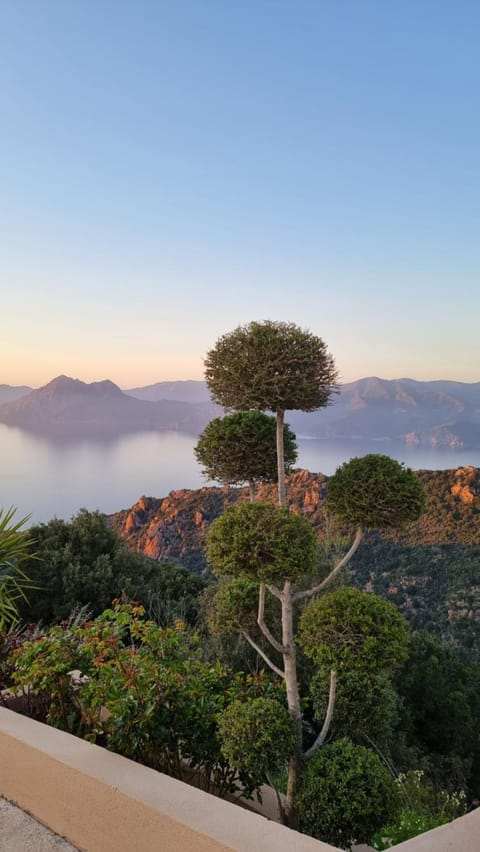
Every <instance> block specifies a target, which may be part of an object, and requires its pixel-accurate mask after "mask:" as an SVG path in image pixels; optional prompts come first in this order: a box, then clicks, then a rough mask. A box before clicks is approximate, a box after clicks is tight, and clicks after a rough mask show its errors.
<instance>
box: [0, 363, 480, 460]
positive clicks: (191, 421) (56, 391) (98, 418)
mask: <svg viewBox="0 0 480 852" xmlns="http://www.w3.org/2000/svg"><path fill="white" fill-rule="evenodd" d="M221 413H222V409H221V408H220V407H219V406H217V405H215V404H214V403H213V402H212V401H211V398H210V395H209V391H208V388H207V386H206V385H205V383H204V382H200V381H178V382H157V383H156V384H152V385H148V386H146V387H137V388H131V389H128V390H124V391H122V390H121V389H120V388H119V387H118V386H117V385H115V384H114V383H113V382H111V381H109V380H105V381H101V382H93V383H92V384H86V383H85V382H81V381H79V380H78V379H71V378H68V377H67V376H58V377H57V378H56V379H53V380H52V381H51V382H49V384H47V385H45V386H44V387H41V388H39V389H38V390H32V389H31V388H27V387H11V386H9V385H0V422H3V423H7V424H10V425H16V426H20V427H22V428H27V429H32V430H38V431H52V430H60V429H64V430H69V431H71V432H75V433H84V432H91V431H95V430H103V431H108V430H110V431H112V432H121V431H136V430H145V429H155V430H169V429H171V430H180V431H185V432H189V433H192V434H199V432H201V430H202V429H203V428H204V427H205V425H206V424H207V423H208V422H209V420H211V418H212V417H215V416H218V415H220V414H221ZM286 419H287V421H288V422H289V424H290V425H291V427H292V428H293V430H294V431H295V432H296V434H297V435H298V437H312V438H323V439H328V438H341V439H350V438H352V439H353V438H361V439H374V440H381V439H383V440H389V441H396V442H403V443H407V444H410V445H413V446H420V445H430V446H434V447H451V448H465V449H479V448H480V382H475V383H470V384H467V383H464V382H454V381H432V382H422V381H416V380H414V379H396V380H390V379H380V378H377V377H370V378H365V379H359V380H358V381H355V382H350V383H348V384H344V385H342V386H341V388H340V393H339V394H337V395H335V396H334V397H333V399H332V404H331V405H329V406H327V407H326V408H323V409H321V410H320V411H317V412H313V413H310V414H306V413H304V412H301V411H292V412H288V414H287V418H286Z"/></svg>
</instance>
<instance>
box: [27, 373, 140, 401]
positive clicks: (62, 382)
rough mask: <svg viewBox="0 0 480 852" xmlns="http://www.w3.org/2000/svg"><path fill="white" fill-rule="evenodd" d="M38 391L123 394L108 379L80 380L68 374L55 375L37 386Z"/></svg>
mask: <svg viewBox="0 0 480 852" xmlns="http://www.w3.org/2000/svg"><path fill="white" fill-rule="evenodd" d="M38 393H45V394H46V395H49V396H55V395H57V394H70V393H74V394H78V393H81V394H83V395H86V394H88V395H91V396H93V395H95V396H118V395H119V394H120V395H122V396H123V393H122V391H121V390H120V388H119V387H118V385H116V384H115V383H114V382H112V381H111V380H110V379H104V380H103V381H101V382H91V383H88V382H82V381H81V379H72V378H71V377H70V376H65V375H63V374H62V375H60V376H56V377H55V378H54V379H52V380H51V382H48V384H46V385H44V386H43V387H41V388H39V390H38Z"/></svg>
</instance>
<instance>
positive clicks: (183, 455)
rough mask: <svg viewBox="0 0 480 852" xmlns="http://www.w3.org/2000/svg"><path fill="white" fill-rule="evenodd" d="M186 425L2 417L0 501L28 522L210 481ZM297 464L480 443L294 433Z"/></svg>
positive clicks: (446, 464)
mask: <svg viewBox="0 0 480 852" xmlns="http://www.w3.org/2000/svg"><path fill="white" fill-rule="evenodd" d="M196 441H197V438H196V437H195V436H193V435H187V434H184V433H182V432H137V433H135V434H130V435H123V436H116V437H110V438H101V439H100V438H98V439H97V438H95V439H94V438H91V437H89V438H88V439H87V438H85V439H81V438H78V437H76V438H75V439H74V438H72V439H68V438H62V439H59V438H58V436H57V437H47V436H43V435H42V436H39V435H36V434H33V433H31V432H27V431H24V430H22V429H19V428H16V427H10V426H6V425H4V424H0V508H3V509H4V510H5V509H8V508H10V507H11V506H14V507H16V509H17V515H16V517H17V518H19V519H20V518H23V517H26V516H27V515H28V516H30V520H29V522H28V523H30V524H32V523H43V522H46V521H49V520H50V519H51V518H54V517H57V518H64V519H65V520H68V519H70V518H71V517H73V516H74V515H75V514H76V513H77V512H78V511H79V510H80V509H82V508H85V509H89V510H95V509H99V510H100V511H101V512H105V513H107V514H111V513H113V512H117V511H120V510H121V509H127V508H129V507H130V506H132V505H133V504H134V503H135V502H136V501H137V500H138V498H139V497H140V496H142V495H145V496H149V497H166V496H167V495H168V494H169V493H170V492H171V491H175V490H178V489H182V488H200V487H201V486H203V485H213V484H215V483H213V482H209V481H208V480H206V479H205V478H204V476H203V475H202V472H201V469H200V467H199V465H198V463H197V461H196V459H195V456H194V453H193V448H194V446H195V444H196ZM297 443H298V446H299V458H298V461H297V467H302V468H307V469H308V470H310V471H311V472H312V473H319V472H321V473H324V474H326V475H327V476H328V475H331V474H332V473H334V472H335V470H336V468H337V467H338V466H339V465H340V464H342V463H343V462H345V461H348V460H349V459H350V458H352V457H353V456H362V455H365V454H366V453H371V452H374V453H385V454H386V455H389V456H391V457H392V458H395V459H397V460H398V461H402V462H404V463H405V464H406V465H407V466H408V467H411V468H412V469H413V470H420V469H426V470H445V469H448V468H457V467H459V466H462V465H467V464H471V465H473V466H474V467H479V466H480V450H462V449H458V450H455V449H438V448H433V447H432V448H430V447H418V448H417V447H407V446H406V445H405V444H394V443H393V442H391V441H389V440H386V439H385V440H375V441H364V440H362V439H351V440H334V439H319V438H308V437H302V436H298V435H297Z"/></svg>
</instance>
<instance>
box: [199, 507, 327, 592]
mask: <svg viewBox="0 0 480 852" xmlns="http://www.w3.org/2000/svg"><path fill="white" fill-rule="evenodd" d="M206 554H207V560H208V563H209V565H210V567H211V569H212V571H213V573H214V574H218V575H225V574H227V575H231V576H246V577H250V578H252V579H254V580H257V581H259V582H267V583H268V582H276V581H277V580H278V581H285V580H297V579H299V578H300V577H302V576H303V575H304V574H310V573H312V572H313V571H314V570H315V568H316V566H317V555H318V544H317V539H316V536H315V533H314V531H313V529H312V527H311V525H310V523H309V522H308V520H307V519H306V518H304V517H303V516H302V515H297V514H295V513H294V512H290V511H289V510H288V509H280V508H278V507H277V506H274V505H273V504H271V503H261V502H257V503H243V504H240V505H237V506H231V507H230V508H228V509H226V511H225V512H224V513H223V515H220V517H219V518H216V520H215V521H214V522H213V523H212V525H211V527H210V529H209V530H208V533H207V536H206Z"/></svg>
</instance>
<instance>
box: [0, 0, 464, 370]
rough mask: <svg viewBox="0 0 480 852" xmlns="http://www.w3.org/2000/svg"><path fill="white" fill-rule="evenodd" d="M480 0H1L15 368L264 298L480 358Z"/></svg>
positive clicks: (4, 180)
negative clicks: (479, 48) (479, 47)
mask: <svg viewBox="0 0 480 852" xmlns="http://www.w3.org/2000/svg"><path fill="white" fill-rule="evenodd" d="M479 33H480V4H478V2H477V0H471V2H470V0H289V2H287V0H242V2H234V0H175V2H172V0H128V2H127V1H126V0H0V383H7V384H28V385H31V386H34V387H38V386H39V385H41V384H44V383H45V382H47V381H49V380H50V379H52V378H53V377H54V376H56V375H58V374H59V373H65V374H67V375H70V376H74V377H78V378H80V379H83V380H84V381H96V380H100V379H104V378H107V377H108V378H110V379H112V380H113V381H115V382H117V383H118V384H119V385H120V386H121V387H133V386H136V385H146V384H150V383H153V382H156V381H162V380H173V379H187V378H191V379H199V378H202V374H203V358H204V356H205V353H206V352H207V351H208V350H209V349H211V348H212V347H213V346H214V344H215V341H216V340H217V339H218V337H219V336H220V335H222V334H224V333H226V332H228V331H231V330H233V329H234V328H236V327H237V326H238V325H243V324H245V323H248V322H250V321H251V320H262V319H272V320H282V321H287V322H294V323H297V324H298V325H300V326H301V327H303V328H308V329H310V331H312V332H313V333H315V334H317V335H319V336H320V337H322V338H323V340H324V341H325V342H326V343H327V346H328V348H329V350H330V352H331V353H332V354H333V356H334V357H335V360H336V363H337V367H338V369H339V373H340V378H341V380H342V381H352V380H354V379H357V378H360V377H363V376H371V375H376V376H380V377H383V378H401V377H411V378H416V379H440V378H443V379H455V380H458V381H479V380H480V334H479V333H478V326H479V316H480V287H479V286H478V280H479V268H480V239H479V227H480V191H479V188H480V187H479V172H480V156H479V155H480V108H479V106H480V104H479V100H480V95H479V92H480V59H479V56H480V54H479V52H478V39H479Z"/></svg>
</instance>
